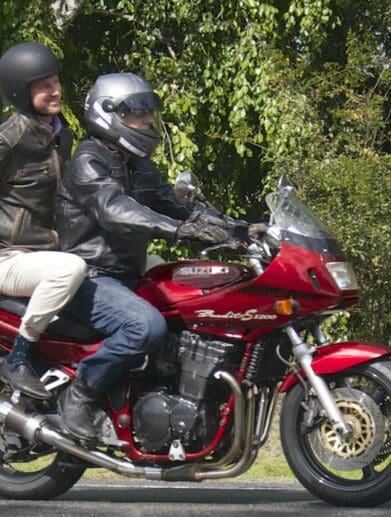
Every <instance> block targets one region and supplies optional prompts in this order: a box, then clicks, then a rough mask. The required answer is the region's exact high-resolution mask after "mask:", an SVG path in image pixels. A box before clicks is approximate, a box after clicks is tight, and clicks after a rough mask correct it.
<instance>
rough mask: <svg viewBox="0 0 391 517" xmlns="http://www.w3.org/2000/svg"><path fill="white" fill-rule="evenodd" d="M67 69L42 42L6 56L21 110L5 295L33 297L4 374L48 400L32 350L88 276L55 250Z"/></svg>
mask: <svg viewBox="0 0 391 517" xmlns="http://www.w3.org/2000/svg"><path fill="white" fill-rule="evenodd" d="M60 69H61V65H60V62H59V61H58V59H57V58H56V56H55V55H54V54H53V53H52V51H51V50H50V49H49V48H47V47H45V46H44V45H41V44H39V43H33V42H27V43H21V44H18V45H14V46H12V47H11V48H9V49H8V50H7V51H6V52H5V53H4V54H3V55H2V56H1V58H0V90H2V92H3V93H4V95H5V96H6V98H7V99H8V101H9V102H10V103H11V104H12V105H13V106H14V107H15V108H16V109H17V113H16V114H14V115H12V116H11V117H10V118H9V119H8V120H6V121H5V122H4V123H3V124H2V125H1V126H0V199H1V202H0V294H2V295H6V296H22V297H26V296H27V297H29V296H31V298H30V301H29V303H28V305H27V308H26V312H25V314H24V316H23V318H22V321H21V325H20V328H19V332H18V334H17V336H16V339H15V341H14V344H13V348H12V351H11V353H10V354H9V355H8V356H7V358H6V359H5V360H3V362H2V364H1V367H0V375H1V377H2V378H3V380H4V381H5V382H9V383H10V384H11V385H12V386H13V388H15V389H19V390H21V391H22V392H24V393H26V394H28V395H31V396H33V397H37V398H41V399H45V398H48V397H49V396H50V393H49V392H48V391H47V390H46V389H45V387H44V385H43V384H42V383H41V381H40V380H39V378H38V376H37V374H36V372H35V371H34V369H33V367H32V366H31V364H30V361H29V357H30V354H31V349H32V348H33V345H34V342H36V341H38V339H39V336H40V334H41V333H42V332H43V331H44V330H45V329H46V327H47V325H48V324H49V323H50V321H51V320H52V319H53V317H54V316H56V315H57V313H58V312H59V311H60V310H61V309H62V308H63V307H64V305H65V304H66V303H67V302H68V301H69V300H70V299H71V297H72V296H73V295H74V293H75V292H76V290H77V288H78V287H79V285H80V284H81V282H82V281H83V279H84V277H85V274H86V270H87V268H86V264H85V262H84V261H83V260H82V259H81V258H80V257H77V256H75V255H71V254H68V253H62V252H60V251H55V250H57V249H58V236H57V233H56V231H55V230H54V215H55V206H54V205H55V192H56V188H57V184H58V182H59V179H60V176H61V169H62V168H63V166H64V165H65V163H66V161H67V160H68V159H69V157H70V151H71V144H72V135H71V133H70V131H69V130H68V129H67V128H66V127H65V121H64V119H63V118H62V117H61V115H60V108H61V105H60V98H61V85H60V82H59V75H58V74H59V72H60ZM32 252H34V253H32Z"/></svg>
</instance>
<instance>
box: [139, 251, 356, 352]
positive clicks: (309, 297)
mask: <svg viewBox="0 0 391 517" xmlns="http://www.w3.org/2000/svg"><path fill="white" fill-rule="evenodd" d="M342 259H343V257H339V256H338V257H337V256H335V255H330V254H326V253H318V252H316V251H312V250H310V249H304V248H301V247H299V246H297V245H295V244H291V243H287V242H283V243H282V245H281V249H280V251H279V253H278V254H277V255H276V256H275V257H274V259H273V260H272V262H271V263H270V264H269V265H268V266H267V267H266V269H265V271H264V272H263V273H261V274H260V275H255V273H254V272H253V271H252V270H251V269H249V268H246V267H244V266H241V265H238V264H227V263H224V262H212V261H207V260H193V261H181V262H177V263H173V264H166V265H161V266H158V267H156V268H153V269H152V270H151V271H149V272H147V273H146V274H145V275H144V277H143V278H142V279H141V280H140V282H139V283H138V284H137V286H136V289H135V292H136V293H137V294H138V295H139V296H141V297H143V298H145V299H147V300H148V301H149V302H150V303H152V304H153V305H155V306H156V307H158V309H159V310H160V311H161V312H162V314H163V316H165V317H166V318H167V320H168V322H169V320H170V318H180V319H181V320H182V321H183V322H184V323H185V325H186V327H187V328H188V329H189V330H194V331H196V332H198V333H200V334H208V335H212V336H216V337H220V338H234V339H239V340H242V341H246V342H255V341H257V340H258V339H260V338H261V337H262V336H264V335H266V334H268V333H269V332H272V331H273V330H275V329H276V328H279V327H283V326H284V325H285V324H287V323H288V322H290V321H292V320H297V319H301V318H305V317H306V316H308V315H309V314H314V313H317V312H322V311H324V310H326V309H331V308H343V307H348V306H350V305H353V304H354V303H356V302H357V300H358V295H357V291H356V290H352V291H342V290H340V289H339V288H338V287H337V285H336V284H335V282H334V280H333V279H332V278H331V276H330V274H329V273H328V271H327V268H325V263H327V262H331V261H340V260H342ZM286 298H293V299H294V300H295V301H296V302H297V304H296V305H297V307H298V310H297V312H295V313H294V314H291V315H281V314H277V313H276V310H275V303H276V301H278V300H280V299H286Z"/></svg>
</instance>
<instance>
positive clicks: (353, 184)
mask: <svg viewBox="0 0 391 517" xmlns="http://www.w3.org/2000/svg"><path fill="white" fill-rule="evenodd" d="M303 194H304V195H305V196H306V197H307V199H308V201H309V203H310V204H311V205H312V208H313V209H314V210H315V211H316V212H317V214H319V216H320V217H321V218H322V220H323V221H324V222H325V223H327V225H328V227H329V228H330V230H331V231H332V233H333V234H334V235H335V237H336V238H337V240H338V241H339V242H340V244H341V245H342V247H343V248H344V250H345V252H346V254H347V255H348V258H349V260H350V261H351V262H352V264H353V267H354V269H355V271H356V274H357V278H358V283H359V285H360V291H361V296H360V298H361V300H360V305H359V307H358V308H357V309H356V310H354V311H353V313H352V314H351V316H350V318H349V319H348V320H347V316H346V313H345V314H343V315H342V316H341V318H340V319H339V320H338V321H339V323H340V325H339V326H338V331H340V330H341V328H342V329H343V333H344V334H345V335H350V337H351V338H357V339H365V338H367V339H371V340H375V341H376V340H379V341H381V340H383V341H385V342H388V340H389V336H390V335H391V298H390V293H391V278H390V274H389V268H390V262H391V247H390V242H391V225H390V214H391V174H390V166H389V164H388V163H387V162H386V160H384V159H382V158H380V157H377V156H371V157H368V156H365V157H361V158H357V159H355V158H348V157H346V156H339V157H337V158H335V159H331V160H327V161H326V160H324V161H323V162H322V163H319V164H318V165H317V166H316V167H314V168H313V169H311V170H310V171H308V174H307V178H306V184H305V188H304V189H303ZM330 203H332V205H331V206H330ZM330 333H331V334H333V332H332V329H331V328H330ZM338 337H339V338H340V337H341V335H339V336H338Z"/></svg>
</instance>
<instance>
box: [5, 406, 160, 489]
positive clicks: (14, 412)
mask: <svg viewBox="0 0 391 517" xmlns="http://www.w3.org/2000/svg"><path fill="white" fill-rule="evenodd" d="M0 421H1V422H4V424H5V426H6V427H7V429H9V430H10V431H13V432H14V433H16V434H18V435H20V436H23V437H24V438H26V440H28V441H29V442H35V443H37V442H44V443H47V444H48V445H52V446H53V447H55V448H56V449H59V450H61V451H64V452H67V453H69V454H71V455H73V456H76V457H77V458H80V459H81V460H84V461H86V462H88V463H91V464H93V465H96V466H97V467H103V468H106V469H108V470H111V471H113V472H116V473H118V474H121V475H123V476H130V477H142V478H146V479H155V480H156V479H161V477H162V469H160V468H156V467H137V466H135V465H133V463H131V462H130V461H127V460H121V459H116V458H112V457H111V456H107V455H106V454H104V453H103V452H99V451H92V450H88V449H84V448H83V447H81V446H80V445H77V444H76V443H75V442H74V441H72V440H71V439H69V438H67V437H66V436H64V435H62V434H61V433H59V432H58V431H56V430H55V429H53V428H52V427H51V426H50V424H49V423H48V421H47V420H46V418H45V416H43V415H39V414H32V413H31V412H29V411H28V410H27V409H26V408H24V407H23V406H21V405H20V404H17V405H13V404H11V402H9V401H8V400H6V399H0Z"/></svg>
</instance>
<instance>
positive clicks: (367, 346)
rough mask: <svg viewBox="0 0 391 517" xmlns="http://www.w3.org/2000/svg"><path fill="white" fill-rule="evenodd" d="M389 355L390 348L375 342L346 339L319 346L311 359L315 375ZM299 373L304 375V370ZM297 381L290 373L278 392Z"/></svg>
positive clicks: (351, 366) (285, 390) (347, 367)
mask: <svg viewBox="0 0 391 517" xmlns="http://www.w3.org/2000/svg"><path fill="white" fill-rule="evenodd" d="M389 356H391V349H390V348H388V347H386V346H383V345H379V344H376V343H360V342H355V341H347V342H345V343H331V344H329V345H326V346H323V347H319V348H318V349H317V350H316V352H315V354H314V358H313V361H312V368H313V370H314V372H315V373H316V374H317V375H328V374H332V373H337V372H341V371H344V370H348V369H349V368H353V367H354V366H357V365H359V364H363V363H367V362H370V361H373V360H375V359H379V357H389ZM301 375H302V376H303V377H305V374H304V372H301ZM297 382H298V378H297V375H295V374H293V373H292V374H290V375H289V376H288V377H286V378H285V379H284V381H283V383H282V384H281V386H280V388H279V390H278V391H279V393H285V392H287V391H289V390H290V389H291V388H292V387H293V386H294V385H295V384H296V383H297Z"/></svg>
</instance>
